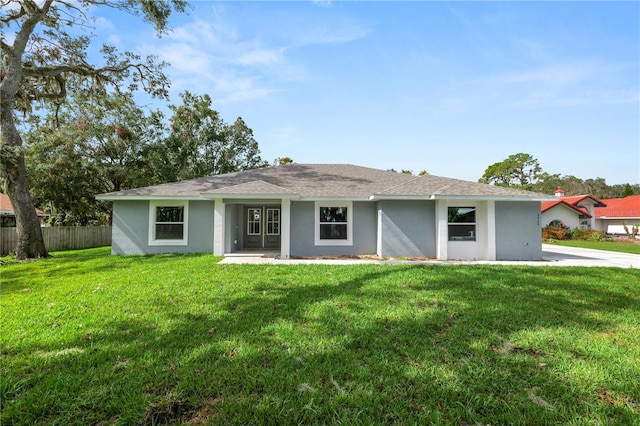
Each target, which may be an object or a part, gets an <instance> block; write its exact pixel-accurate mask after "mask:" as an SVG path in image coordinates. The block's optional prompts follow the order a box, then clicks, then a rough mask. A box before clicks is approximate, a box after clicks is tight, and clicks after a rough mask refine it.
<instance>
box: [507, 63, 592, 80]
mask: <svg viewBox="0 0 640 426" xmlns="http://www.w3.org/2000/svg"><path fill="white" fill-rule="evenodd" d="M602 69H603V67H602V66H601V65H600V64H599V63H597V62H574V63H564V64H554V65H549V66H546V67H540V68H535V69H532V70H527V71H523V72H519V73H512V74H506V75H504V76H502V79H503V80H504V81H505V82H506V83H543V84H547V85H567V84H574V83H580V82H582V81H585V80H587V79H589V78H591V77H593V76H594V75H596V74H598V73H599V72H601V71H602Z"/></svg>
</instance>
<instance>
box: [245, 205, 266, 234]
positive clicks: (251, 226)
mask: <svg viewBox="0 0 640 426" xmlns="http://www.w3.org/2000/svg"><path fill="white" fill-rule="evenodd" d="M261 213H262V209H248V210H247V235H260V234H262V231H261V230H260V225H261V224H262V220H261V216H262V214H261Z"/></svg>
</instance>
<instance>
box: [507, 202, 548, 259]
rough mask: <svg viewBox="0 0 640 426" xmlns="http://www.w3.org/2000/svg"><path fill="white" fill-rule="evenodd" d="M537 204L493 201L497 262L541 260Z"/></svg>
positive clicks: (538, 207)
mask: <svg viewBox="0 0 640 426" xmlns="http://www.w3.org/2000/svg"><path fill="white" fill-rule="evenodd" d="M541 259H542V233H541V232H540V203H539V202H527V201H496V260H541Z"/></svg>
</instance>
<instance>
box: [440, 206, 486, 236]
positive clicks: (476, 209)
mask: <svg viewBox="0 0 640 426" xmlns="http://www.w3.org/2000/svg"><path fill="white" fill-rule="evenodd" d="M450 208H473V209H475V218H476V220H475V221H474V222H449V220H448V218H447V235H448V238H447V239H448V240H449V242H460V243H475V242H477V241H478V209H479V207H478V206H477V205H475V204H464V205H459V206H458V205H450V206H447V213H448V212H449V209H450ZM465 225H473V226H474V227H475V230H474V231H473V239H455V237H451V235H449V226H465Z"/></svg>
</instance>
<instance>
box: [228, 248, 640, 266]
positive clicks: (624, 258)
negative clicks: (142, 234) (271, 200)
mask: <svg viewBox="0 0 640 426" xmlns="http://www.w3.org/2000/svg"><path fill="white" fill-rule="evenodd" d="M542 258H543V260H541V261H493V262H491V261H460V260H448V261H447V260H426V261H425V260H418V261H413V260H367V259H309V258H307V259H279V258H277V257H274V256H272V255H269V254H265V255H262V254H257V255H255V256H251V255H249V256H229V257H225V258H224V259H222V260H221V261H220V263H255V264H261V263H270V264H279V265H297V264H325V265H355V264H367V263H387V264H403V265H406V264H416V265H473V264H484V265H532V266H605V267H613V268H640V255H637V254H627V253H617V252H613V251H604V250H592V249H583V248H575V247H564V246H555V245H551V244H543V245H542Z"/></svg>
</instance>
